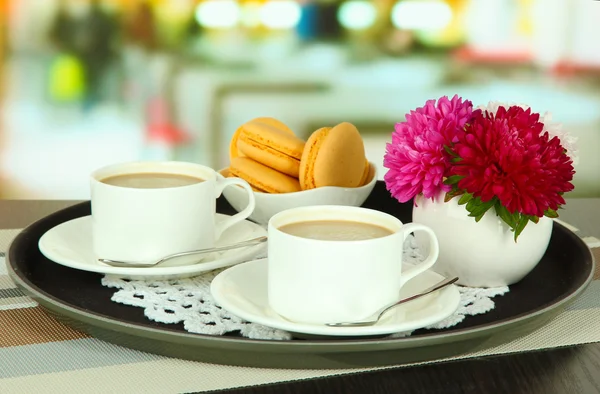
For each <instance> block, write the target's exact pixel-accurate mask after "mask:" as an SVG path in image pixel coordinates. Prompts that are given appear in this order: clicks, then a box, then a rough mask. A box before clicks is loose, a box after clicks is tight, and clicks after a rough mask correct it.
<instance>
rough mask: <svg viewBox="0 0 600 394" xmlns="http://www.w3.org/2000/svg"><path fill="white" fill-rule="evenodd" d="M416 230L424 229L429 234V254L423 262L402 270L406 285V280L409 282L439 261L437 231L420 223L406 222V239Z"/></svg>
mask: <svg viewBox="0 0 600 394" xmlns="http://www.w3.org/2000/svg"><path fill="white" fill-rule="evenodd" d="M415 231H424V232H426V233H427V235H428V236H429V255H428V256H427V258H426V259H425V260H424V261H422V262H421V263H419V264H417V265H415V266H413V267H410V268H408V269H407V270H406V271H403V272H402V275H401V281H402V285H404V284H405V283H406V282H408V281H409V280H411V279H412V278H414V277H415V276H417V275H419V274H420V273H423V272H425V271H427V270H428V269H429V268H431V267H433V265H434V264H435V262H436V261H437V259H438V256H439V254H440V245H439V243H438V240H437V237H436V236H435V233H434V232H433V230H432V229H430V228H429V227H427V226H425V225H422V224H419V223H407V224H405V225H404V226H403V232H404V240H406V237H408V235H409V234H410V233H412V232H415Z"/></svg>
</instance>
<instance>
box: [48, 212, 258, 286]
mask: <svg viewBox="0 0 600 394" xmlns="http://www.w3.org/2000/svg"><path fill="white" fill-rule="evenodd" d="M227 217H229V216H227V215H222V214H217V215H216V220H217V222H218V221H219V220H223V219H225V218H227ZM264 235H267V231H266V230H265V229H264V228H262V227H261V226H259V225H257V224H255V223H252V222H250V221H247V220H244V221H242V222H239V223H237V224H235V225H233V226H232V227H230V228H228V229H227V230H226V231H225V232H224V233H223V235H222V236H221V238H220V239H219V240H218V241H217V245H216V246H225V245H229V244H232V243H236V242H241V241H245V240H248V239H252V238H256V237H260V236H264ZM265 245H266V243H263V244H259V245H255V246H250V247H246V248H240V249H232V250H228V251H225V252H220V253H214V254H213V255H209V257H207V258H205V259H204V261H202V262H200V263H197V264H192V265H182V266H158V267H148V268H136V267H133V268H127V267H112V266H110V265H106V264H104V263H101V262H99V261H98V260H97V256H96V255H95V254H94V251H93V248H92V217H91V216H83V217H80V218H77V219H73V220H70V221H68V222H64V223H62V224H59V225H58V226H56V227H53V228H52V229H50V230H48V231H47V232H46V233H45V234H44V235H43V236H42V237H41V238H40V240H39V242H38V247H39V248H40V251H41V252H42V254H43V255H44V256H46V257H47V258H48V259H50V260H52V261H54V262H55V263H58V264H61V265H64V266H67V267H70V268H75V269H78V270H83V271H91V272H98V273H102V274H110V275H117V276H119V277H122V278H127V279H142V280H143V279H153V280H164V279H176V278H185V277H191V276H196V275H199V274H201V273H202V272H205V271H210V270H214V269H217V268H223V267H228V266H231V265H234V264H238V263H240V262H242V261H248V260H251V259H254V258H256V257H257V256H259V255H260V254H262V253H265V252H266V248H265ZM165 264H166V263H165Z"/></svg>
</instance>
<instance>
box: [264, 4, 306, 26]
mask: <svg viewBox="0 0 600 394" xmlns="http://www.w3.org/2000/svg"><path fill="white" fill-rule="evenodd" d="M301 16H302V9H301V8H300V5H299V4H298V3H296V2H295V1H288V0H273V1H269V2H267V3H265V4H264V5H263V6H262V8H261V10H260V19H261V21H262V23H263V25H265V26H266V27H268V28H270V29H291V28H293V27H296V25H297V24H298V22H300V17H301Z"/></svg>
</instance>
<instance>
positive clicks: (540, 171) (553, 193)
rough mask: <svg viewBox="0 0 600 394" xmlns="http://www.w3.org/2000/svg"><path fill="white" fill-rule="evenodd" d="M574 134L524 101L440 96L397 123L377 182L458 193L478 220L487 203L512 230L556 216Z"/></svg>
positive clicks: (568, 176) (410, 191)
mask: <svg viewBox="0 0 600 394" xmlns="http://www.w3.org/2000/svg"><path fill="white" fill-rule="evenodd" d="M576 142H577V141H576V138H574V137H573V136H570V135H569V134H568V133H566V132H564V131H563V130H562V126H561V125H560V124H558V123H553V122H552V117H551V115H550V114H549V113H546V114H544V115H540V114H539V113H535V112H533V111H532V110H531V108H529V107H528V106H526V105H517V104H514V105H509V104H502V103H496V102H490V103H489V104H488V105H487V106H481V107H478V108H473V104H472V103H471V101H469V100H463V99H462V98H460V97H458V96H454V97H453V98H452V99H449V98H448V97H446V96H444V97H441V98H440V99H438V100H429V101H427V102H426V103H425V105H424V106H423V107H420V108H417V109H415V110H413V111H411V112H410V113H409V114H407V115H406V120H405V121H404V122H400V123H397V124H396V126H395V131H394V132H393V134H392V142H391V143H388V144H387V146H386V154H385V157H384V167H386V168H387V169H388V171H387V173H386V174H385V177H384V180H385V184H386V187H387V189H388V190H389V191H390V193H391V194H392V196H393V197H394V198H396V199H397V200H398V201H400V202H407V201H409V200H411V199H413V198H414V197H416V196H417V195H420V194H422V195H423V196H424V197H425V198H435V197H436V196H438V195H439V193H445V201H446V202H447V201H450V200H451V199H452V198H455V197H457V198H459V201H458V203H459V204H461V205H465V207H466V210H467V211H468V212H469V216H471V217H473V218H475V220H476V221H479V220H480V219H481V218H482V217H483V215H484V214H485V213H486V212H487V211H488V210H490V209H491V208H494V210H495V212H496V215H498V216H499V217H500V218H501V219H502V220H503V221H504V222H505V223H506V224H508V226H509V227H510V228H511V229H512V231H514V239H515V242H516V241H517V238H518V236H519V234H521V232H522V231H523V229H524V228H525V226H526V225H527V224H528V223H529V222H530V221H531V222H533V223H537V222H538V220H539V218H540V217H542V216H548V217H551V218H555V217H558V213H557V211H558V209H560V208H561V206H562V205H563V204H564V203H565V200H564V198H563V194H564V193H566V192H569V191H571V190H573V184H572V183H571V181H572V179H573V175H574V174H575V170H574V168H573V165H574V164H576V161H577V157H576V155H577V152H576Z"/></svg>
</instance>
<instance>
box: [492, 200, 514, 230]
mask: <svg viewBox="0 0 600 394" xmlns="http://www.w3.org/2000/svg"><path fill="white" fill-rule="evenodd" d="M495 208H496V214H497V215H498V216H499V217H500V219H502V220H503V221H504V223H506V224H508V225H509V226H510V228H515V227H516V225H517V224H516V223H515V219H514V217H513V215H512V214H511V213H510V212H508V209H506V207H504V205H502V204H501V203H500V201H498V202H497V204H496V206H495Z"/></svg>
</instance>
